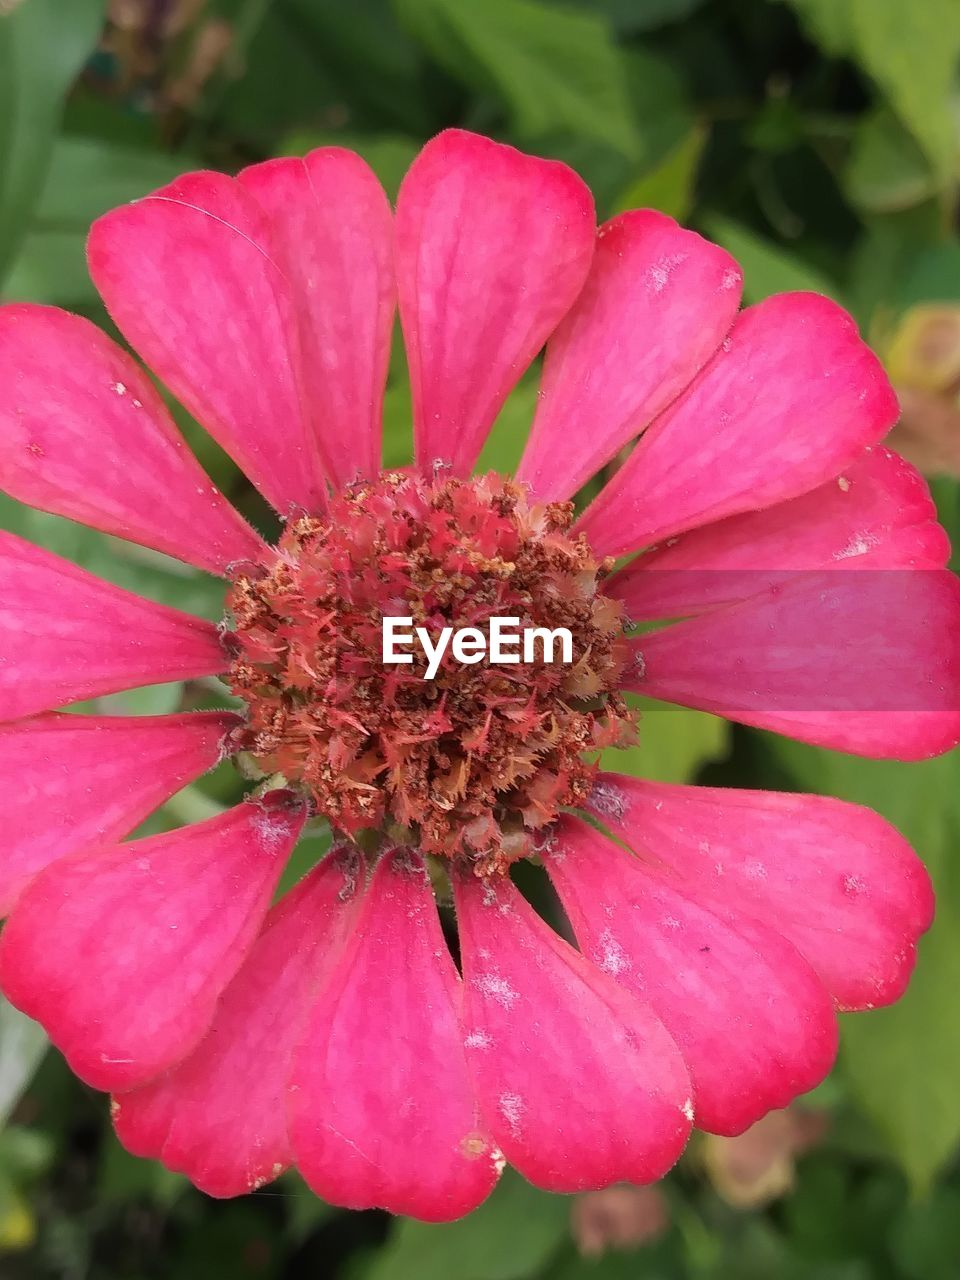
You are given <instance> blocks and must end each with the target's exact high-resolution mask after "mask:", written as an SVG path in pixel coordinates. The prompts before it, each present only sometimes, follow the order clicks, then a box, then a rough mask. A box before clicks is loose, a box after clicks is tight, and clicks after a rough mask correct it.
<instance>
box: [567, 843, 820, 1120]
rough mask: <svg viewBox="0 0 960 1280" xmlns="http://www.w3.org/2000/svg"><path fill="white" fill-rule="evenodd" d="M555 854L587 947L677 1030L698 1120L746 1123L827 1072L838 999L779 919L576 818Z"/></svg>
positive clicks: (602, 965) (575, 921)
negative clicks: (716, 895)
mask: <svg viewBox="0 0 960 1280" xmlns="http://www.w3.org/2000/svg"><path fill="white" fill-rule="evenodd" d="M544 861H545V864H546V867H547V871H548V872H549V873H550V878H551V880H552V881H553V883H554V886H555V887H556V889H557V892H558V893H559V895H560V900H561V902H562V903H563V906H564V909H565V910H566V912H567V915H568V916H569V917H570V921H571V923H572V925H573V928H574V931H575V933H576V935H577V941H578V942H579V944H580V946H581V947H582V948H583V950H584V953H585V954H586V955H588V956H589V957H590V959H592V960H593V961H594V963H595V964H597V965H598V966H599V967H600V968H601V969H603V970H604V971H605V972H606V973H609V974H610V975H611V977H613V978H614V979H615V980H616V981H617V982H619V983H620V985H621V986H623V987H625V988H626V989H627V990H628V991H633V992H634V993H635V994H636V995H637V996H638V997H639V998H640V999H642V1000H645V1001H646V1002H647V1003H648V1004H649V1005H650V1007H651V1008H652V1009H653V1011H654V1012H655V1013H656V1014H657V1016H658V1017H659V1018H660V1020H661V1021H662V1022H663V1025H664V1026H665V1027H666V1028H667V1030H668V1031H669V1032H670V1034H671V1035H672V1036H673V1038H674V1040H675V1041H676V1042H677V1045H678V1047H679V1049H680V1052H681V1053H682V1054H683V1059H684V1062H685V1063H686V1065H687V1069H688V1071H689V1072H690V1079H691V1081H692V1083H693V1096H694V1123H695V1124H696V1125H697V1127H698V1128H700V1129H706V1130H709V1131H710V1132H711V1133H723V1134H734V1133H742V1132H743V1130H744V1129H746V1128H747V1127H748V1126H749V1125H751V1124H753V1123H754V1122H755V1121H756V1120H759V1119H760V1117H761V1116H763V1115H765V1114H766V1113H767V1112H768V1111H770V1110H772V1109H773V1108H775V1107H785V1106H786V1105H787V1103H788V1102H790V1101H792V1099H793V1098H795V1097H796V1096H797V1095H798V1094H801V1093H806V1092H807V1091H808V1090H809V1089H812V1088H813V1087H814V1086H815V1085H817V1084H819V1083H820V1081H821V1080H822V1079H823V1078H824V1076H825V1075H826V1074H827V1072H828V1071H829V1070H830V1067H831V1066H832V1064H833V1060H834V1057H835V1056H836V1051H837V1020H836V1016H835V1014H834V1008H833V1002H832V1000H831V999H830V996H829V995H828V994H827V991H826V989H825V988H824V986H823V984H822V983H821V982H820V980H819V978H818V977H817V976H816V974H815V973H814V972H813V970H812V969H811V967H810V965H809V964H808V963H807V961H806V960H804V959H803V957H802V956H801V955H800V954H799V953H798V952H797V950H796V949H795V948H794V947H793V946H792V945H791V944H790V943H789V942H787V941H786V940H785V939H784V938H783V937H781V936H780V935H779V934H778V933H776V932H775V931H774V930H773V929H771V928H768V927H766V926H765V925H762V924H760V923H758V922H757V921H756V920H752V919H751V918H750V916H749V915H745V914H744V913H743V912H742V911H741V910H739V909H738V908H737V907H736V906H732V905H730V906H725V905H724V906H721V905H719V904H717V903H716V902H715V901H714V902H712V903H711V901H710V899H709V898H707V899H706V900H703V899H702V898H701V897H700V895H699V894H698V892H697V888H698V886H697V885H696V884H691V883H690V882H689V881H685V880H682V879H680V877H679V876H677V875H675V874H673V873H672V872H671V871H667V870H665V869H664V868H663V867H661V866H657V865H655V864H654V863H652V862H651V861H649V860H647V861H644V860H642V859H641V858H639V857H636V856H635V855H633V854H630V853H627V852H626V851H625V850H623V849H621V848H619V847H618V846H617V845H615V844H613V843H612V841H610V840H608V839H607V838H606V837H604V836H603V835H601V834H600V833H599V832H598V831H595V830H593V829H592V828H591V827H588V826H587V825H586V824H585V823H584V822H581V821H579V820H578V819H575V818H562V819H561V821H560V824H559V827H558V829H557V832H556V840H555V842H554V843H553V844H552V845H551V851H550V852H548V853H547V854H545V857H544Z"/></svg>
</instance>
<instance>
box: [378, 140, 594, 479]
mask: <svg viewBox="0 0 960 1280" xmlns="http://www.w3.org/2000/svg"><path fill="white" fill-rule="evenodd" d="M595 231H596V221H595V217H594V210H593V198H592V196H591V195H590V192H589V190H588V188H587V187H586V186H585V184H584V183H583V181H582V180H581V179H580V178H579V177H578V176H577V175H576V174H575V173H574V172H573V170H572V169H568V168H567V166H566V165H564V164H560V163H558V162H557V161H555V160H540V159H538V158H536V157H534V156H528V155H524V154H523V153H522V152H520V151H515V150H514V149H513V147H508V146H504V145H503V144H501V143H498V142H492V141H491V140H490V139H489V138H482V137H480V136H478V135H477V134H473V133H465V132H464V131H463V130H461V129H448V130H447V131H446V132H445V133H441V134H440V136H439V137H437V138H434V139H433V140H432V141H431V142H428V143H427V145H426V146H425V147H424V148H423V150H422V151H421V152H420V154H419V156H418V157H417V159H416V160H415V161H414V162H413V164H412V166H411V167H410V170H409V172H408V173H407V176H406V177H405V178H404V180H403V185H402V186H401V188H400V195H399V197H398V200H397V221H396V245H397V283H398V289H399V297H400V318H401V321H402V322H403V333H404V338H405V340H406V344H407V356H408V361H409V365H410V378H411V386H412V394H413V421H414V439H415V444H416V456H417V462H418V464H419V465H420V467H421V468H429V467H431V466H432V465H433V464H434V462H436V461H438V460H439V461H443V462H447V463H449V464H450V465H451V466H452V467H453V470H454V472H455V474H457V475H467V474H468V473H469V472H470V470H471V468H472V467H473V464H474V462H475V461H476V459H477V456H478V455H479V453H480V450H481V448H482V446H483V442H484V438H485V437H486V434H487V432H488V431H489V429H490V427H491V426H492V425H493V421H494V419H495V418H496V416H497V414H498V413H499V411H500V408H501V406H502V404H503V402H504V400H506V398H507V395H508V394H509V392H510V390H511V388H512V387H513V386H514V385H515V384H516V383H517V381H518V380H519V379H520V376H521V375H522V374H523V372H524V370H525V369H526V368H527V366H528V365H529V364H530V363H531V361H532V360H533V358H534V356H535V355H536V354H537V352H538V351H539V350H540V348H541V347H542V346H543V344H544V343H545V342H546V340H547V338H548V337H549V335H550V333H551V332H552V330H553V329H554V328H555V327H556V325H557V323H558V322H559V321H560V319H561V317H562V316H563V315H564V313H565V312H566V311H567V310H569V308H570V306H571V304H572V303H573V301H574V299H575V298H576V296H577V294H578V293H579V292H580V289H581V287H582V286H583V282H584V280H585V279H586V276H587V271H588V270H589V267H590V260H591V258H592V256H593V249H594V240H595Z"/></svg>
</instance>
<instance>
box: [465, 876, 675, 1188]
mask: <svg viewBox="0 0 960 1280" xmlns="http://www.w3.org/2000/svg"><path fill="white" fill-rule="evenodd" d="M454 888H455V893H456V903H457V916H458V920H459V924H460V944H461V950H462V962H463V975H464V1022H465V1026H466V1031H467V1035H466V1040H465V1043H466V1046H467V1052H468V1061H469V1064H470V1069H471V1071H472V1073H473V1078H474V1081H475V1084H476V1087H477V1093H478V1096H479V1099H480V1107H481V1112H482V1114H483V1115H484V1118H485V1119H486V1122H487V1124H488V1125H489V1127H490V1130H491V1132H492V1133H493V1137H494V1139H495V1141H496V1142H497V1144H498V1146H500V1147H501V1148H502V1150H503V1153H504V1155H505V1156H506V1158H507V1159H508V1160H509V1161H510V1163H511V1164H512V1165H515V1166H516V1168H517V1169H519V1171H520V1172H521V1173H522V1174H523V1176H524V1177H525V1178H527V1179H528V1180H529V1181H530V1182H532V1183H534V1185H536V1186H538V1187H543V1188H544V1190H547V1191H563V1192H570V1191H584V1190H587V1189H591V1188H597V1187H604V1186H608V1185H609V1184H610V1183H612V1182H621V1181H624V1182H637V1183H644V1182H652V1181H653V1180H654V1179H656V1178H659V1177H662V1176H663V1174H665V1173H666V1172H667V1170H668V1169H669V1168H670V1167H671V1166H672V1165H673V1163H674V1162H675V1161H676V1159H677V1157H678V1156H679V1155H680V1152H681V1151H682V1149H683V1145H684V1143H685V1142H686V1139H687V1135H688V1133H689V1131H690V1118H691V1117H692V1115H693V1106H692V1100H691V1098H690V1082H689V1078H688V1076H687V1073H686V1070H685V1068H684V1065H683V1061H682V1059H681V1057H680V1054H679V1052H678V1050H677V1047H676V1045H675V1044H674V1042H673V1040H671V1038H670V1036H669V1035H668V1034H667V1032H666V1031H665V1030H664V1027H663V1024H662V1023H661V1022H660V1021H659V1020H658V1019H657V1018H656V1016H655V1015H654V1014H653V1012H652V1011H651V1010H650V1009H649V1008H648V1007H647V1006H646V1005H642V1004H640V1003H639V1002H637V1001H636V1000H634V999H633V998H632V997H631V996H629V995H627V993H626V992H624V991H623V990H622V989H621V988H620V987H619V986H618V985H617V984H616V983H615V982H614V981H613V979H612V978H611V977H610V976H609V975H608V974H605V973H602V972H601V971H600V970H599V969H597V968H595V967H594V966H593V965H591V964H589V963H588V962H587V960H585V959H584V957H583V956H581V955H580V954H579V952H576V951H574V950H573V948H572V947H570V946H569V945H568V944H567V943H566V942H564V941H563V940H562V939H561V938H559V937H558V936H557V935H556V934H555V933H554V932H553V930H552V929H550V928H549V927H548V926H547V925H546V924H545V923H544V922H543V921H542V920H541V919H540V917H539V916H538V915H536V913H535V912H534V911H533V908H532V907H530V905H529V904H528V903H527V902H526V901H525V900H524V899H523V898H522V897H521V896H520V894H519V893H518V891H517V889H516V888H515V887H514V885H513V884H512V883H511V881H509V880H507V879H503V880H498V881H496V882H490V883H488V884H484V883H482V882H481V881H480V880H478V879H477V878H476V877H475V876H473V875H471V874H470V873H464V874H462V875H461V876H459V877H457V878H456V879H455V882H454Z"/></svg>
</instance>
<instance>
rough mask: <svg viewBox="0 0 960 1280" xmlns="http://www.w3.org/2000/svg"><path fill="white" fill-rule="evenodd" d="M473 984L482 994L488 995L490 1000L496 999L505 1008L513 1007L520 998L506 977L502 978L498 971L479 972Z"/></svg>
mask: <svg viewBox="0 0 960 1280" xmlns="http://www.w3.org/2000/svg"><path fill="white" fill-rule="evenodd" d="M473 985H474V986H475V987H476V989H477V990H478V991H479V992H480V994H481V995H482V996H486V997H487V999H488V1000H495V1001H496V1002H497V1004H499V1005H502V1006H503V1008H504V1009H512V1008H513V1006H514V1005H515V1004H516V1003H517V1001H518V1000H519V999H520V997H519V995H518V994H517V992H516V991H514V989H513V987H511V985H510V983H509V982H507V980H506V978H501V977H500V976H499V974H496V973H478V974H477V976H476V977H475V978H474V980H473Z"/></svg>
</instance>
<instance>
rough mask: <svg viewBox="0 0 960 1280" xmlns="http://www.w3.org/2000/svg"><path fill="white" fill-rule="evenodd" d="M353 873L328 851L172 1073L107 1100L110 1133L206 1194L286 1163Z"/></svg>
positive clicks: (241, 1188)
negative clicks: (297, 1095) (295, 1060)
mask: <svg viewBox="0 0 960 1280" xmlns="http://www.w3.org/2000/svg"><path fill="white" fill-rule="evenodd" d="M357 870H358V869H357V866H356V865H355V863H354V862H353V861H352V860H351V859H350V858H349V857H347V856H344V855H342V854H339V855H338V854H337V853H332V854H331V855H330V856H328V857H326V858H324V860H323V861H322V862H321V863H320V864H319V866H317V867H315V868H314V869H313V871H311V872H310V874H309V875H307V876H306V877H305V878H304V879H303V880H301V881H300V883H299V884H298V885H297V886H296V887H295V888H294V889H292V890H291V891H290V893H288V894H287V895H286V897H284V898H283V899H282V900H281V901H280V902H279V903H278V904H277V905H276V906H275V907H274V908H273V910H272V911H271V912H270V914H269V916H268V917H267V922H266V924H265V926H264V929H263V932H262V933H261V934H260V936H259V938H257V940H256V942H255V943H254V944H253V947H252V948H251V950H250V952H249V954H248V956H247V958H246V960H245V961H244V963H243V965H242V966H241V968H240V970H239V971H238V973H237V975H236V977H235V978H234V979H233V981H232V982H231V983H230V985H229V986H228V987H227V989H226V990H225V991H224V993H223V996H222V997H221V999H220V1003H219V1004H218V1005H217V1010H216V1013H215V1014H214V1018H213V1022H212V1023H211V1025H210V1029H209V1031H208V1032H207V1034H206V1035H205V1036H204V1038H203V1039H202V1040H201V1041H200V1043H199V1045H198V1046H197V1048H196V1049H194V1051H193V1053H191V1054H190V1056H189V1057H187V1058H185V1059H184V1060H183V1062H181V1063H180V1064H179V1066H177V1067H174V1069H173V1070H172V1071H171V1072H170V1073H169V1074H168V1075H164V1076H161V1077H160V1078H159V1079H157V1080H155V1081H153V1082H152V1083H150V1084H148V1085H145V1086H144V1087H143V1088H142V1089H135V1090H133V1091H132V1092H131V1093H125V1094H122V1095H121V1096H120V1097H118V1098H115V1099H114V1103H113V1121H114V1126H115V1127H116V1130H117V1135H118V1137H119V1138H120V1141H121V1142H122V1143H123V1144H124V1146H125V1147H126V1148H127V1149H128V1150H129V1151H132V1152H133V1154H134V1155H138V1156H147V1157H150V1158H151V1159H155V1160H162V1161H163V1163H164V1164H165V1165H167V1166H168V1168H171V1169H174V1170H176V1171H177V1172H178V1173H185V1174H186V1175H187V1177H188V1178H189V1179H190V1180H191V1182H193V1183H195V1184H196V1185H197V1186H198V1187H199V1188H200V1189H201V1190H202V1191H205V1192H206V1193H207V1195H212V1196H236V1195H243V1194H244V1193H245V1192H247V1191H254V1190H256V1188H257V1187H260V1186H263V1184H264V1183H266V1182H269V1181H271V1180H272V1179H273V1178H275V1177H277V1175H278V1174H280V1173H281V1172H282V1171H283V1170H284V1169H285V1168H287V1167H288V1166H289V1165H290V1164H291V1163H292V1161H293V1155H292V1153H291V1151H290V1143H289V1140H288V1138H287V1115H286V1105H285V1103H286V1091H287V1080H288V1079H289V1075H290V1063H291V1058H292V1055H293V1050H294V1046H295V1045H296V1043H297V1041H298V1039H299V1038H300V1036H301V1034H302V1031H303V1024H304V1021H305V1018H306V1014H307V1012H308V1010H309V1007H310V999H311V994H312V993H313V991H314V990H315V988H316V987H317V986H318V985H319V984H321V983H322V982H323V981H324V980H325V977H326V975H327V974H328V973H329V971H330V969H331V968H332V965H333V962H334V961H335V960H336V958H337V956H338V955H339V953H340V950H341V948H342V946H343V941H344V938H345V937H346V935H347V933H348V932H349V930H350V929H351V928H352V926H353V924H354V923H355V919H356V906H357V903H358V902H359V895H357V894H356V892H355V891H356V887H357Z"/></svg>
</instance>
